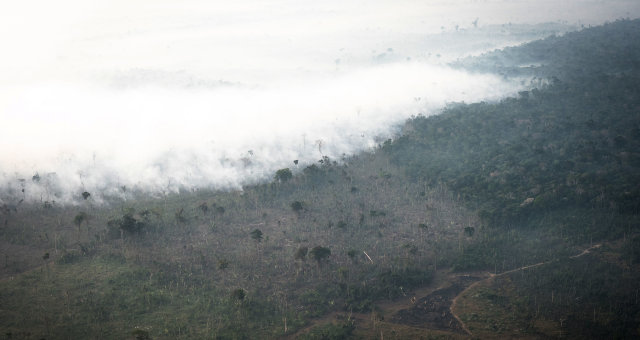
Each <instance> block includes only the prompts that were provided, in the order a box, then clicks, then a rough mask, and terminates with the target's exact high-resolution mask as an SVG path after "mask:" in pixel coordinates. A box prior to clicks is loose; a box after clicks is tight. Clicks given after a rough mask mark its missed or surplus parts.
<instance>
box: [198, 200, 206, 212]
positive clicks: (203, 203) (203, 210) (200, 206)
mask: <svg viewBox="0 0 640 340" xmlns="http://www.w3.org/2000/svg"><path fill="white" fill-rule="evenodd" d="M198 209H200V211H202V214H203V215H206V214H207V212H208V211H209V206H208V205H207V202H202V204H200V205H199V206H198Z"/></svg>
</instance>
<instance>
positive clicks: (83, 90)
mask: <svg viewBox="0 0 640 340" xmlns="http://www.w3.org/2000/svg"><path fill="white" fill-rule="evenodd" d="M2 7H3V8H2V11H0V22H2V25H3V27H2V30H0V39H2V41H3V45H4V47H3V50H4V51H5V52H3V54H2V56H0V147H1V148H0V192H2V194H0V197H2V198H0V199H3V200H4V201H11V200H17V199H25V200H27V201H38V200H43V201H44V200H46V201H52V200H56V201H58V202H73V201H74V200H76V199H78V197H80V193H82V192H83V191H88V192H90V193H91V194H92V197H93V198H94V199H96V200H98V201H100V200H101V198H102V197H108V196H118V195H122V194H123V187H126V188H132V189H133V188H135V189H139V190H144V191H147V192H150V193H164V192H168V191H175V190H178V189H196V188H218V189H231V188H240V187H241V186H242V185H243V184H248V183H254V182H256V181H260V180H267V179H270V178H272V176H273V173H274V171H275V170H277V169H279V168H282V167H293V162H292V161H293V160H296V159H297V160H299V161H300V164H301V166H304V165H306V164H309V163H312V162H315V161H317V160H318V159H320V158H321V157H322V156H325V155H326V156H329V157H330V158H333V159H339V158H340V157H342V155H345V154H346V155H349V154H353V153H357V152H359V151H362V150H366V149H368V148H371V147H373V146H375V145H376V143H377V142H376V138H388V137H389V136H392V135H393V133H394V132H396V129H397V126H398V125H399V124H400V123H402V121H403V120H405V119H406V118H408V117H410V116H411V115H415V114H424V115H429V114H434V113H437V112H438V111H439V110H440V109H441V108H442V107H443V106H444V105H445V104H446V103H447V102H457V101H466V102H473V101H479V100H496V99H499V98H502V97H504V96H506V95H509V94H512V93H514V92H516V91H517V90H518V88H519V86H520V83H519V82H517V81H515V80H510V81H508V80H505V79H500V78H498V77H497V76H494V75H477V74H475V75H472V74H468V73H465V72H463V71H459V70H453V69H451V68H449V67H447V66H446V63H447V62H449V61H452V60H455V59H456V58H458V57H463V56H467V55H473V54H478V53H482V52H484V51H487V50H492V49H495V48H500V47H504V46H508V45H514V44H519V43H522V42H525V41H529V40H532V39H536V38H541V37H544V36H546V35H549V34H554V33H563V32H564V31H567V30H570V29H576V28H578V27H581V26H582V25H590V24H600V23H602V22H604V21H606V20H615V19H618V18H621V17H634V16H637V15H638V14H639V13H640V5H638V4H637V3H636V2H635V1H623V0H620V1H608V2H606V3H605V2H598V1H587V0H583V1H580V0H576V1H566V2H556V1H527V2H522V1H462V0H459V1H409V0H402V1H393V2H391V1H367V2H365V1H322V2H317V1H291V0H281V1H256V0H245V1H236V2H228V1H224V2H223V1H202V0H188V1H168V0H164V1H162V0H160V1H157V0H156V1H120V0H112V1H92V2H87V1H77V0H62V1H57V2H55V3H51V2H47V1H40V0H27V1H22V2H15V3H12V4H5V5H2ZM549 22H551V23H549ZM507 23H510V24H509V25H507ZM545 23H546V24H545ZM36 174H37V176H36Z"/></svg>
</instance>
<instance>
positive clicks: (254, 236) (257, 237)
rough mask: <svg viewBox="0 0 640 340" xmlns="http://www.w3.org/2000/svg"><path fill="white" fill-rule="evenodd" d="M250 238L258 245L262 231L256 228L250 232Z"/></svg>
mask: <svg viewBox="0 0 640 340" xmlns="http://www.w3.org/2000/svg"><path fill="white" fill-rule="evenodd" d="M251 238H252V239H253V240H254V241H256V242H258V243H259V242H261V241H262V230H260V229H257V228H256V229H255V230H254V231H252V232H251Z"/></svg>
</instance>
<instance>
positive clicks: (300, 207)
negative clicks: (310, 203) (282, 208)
mask: <svg viewBox="0 0 640 340" xmlns="http://www.w3.org/2000/svg"><path fill="white" fill-rule="evenodd" d="M303 209H304V205H303V203H302V202H300V201H294V202H292V203H291V210H293V211H294V212H295V213H296V214H298V215H300V212H301V211H302V210H303Z"/></svg>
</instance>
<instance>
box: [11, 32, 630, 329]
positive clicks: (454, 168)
mask: <svg viewBox="0 0 640 340" xmlns="http://www.w3.org/2000/svg"><path fill="white" fill-rule="evenodd" d="M453 66H454V67H457V68H461V69H465V70H468V71H470V72H492V73H496V74H499V75H501V76H503V77H505V78H509V79H522V83H523V85H525V87H526V88H527V89H526V90H523V91H520V92H519V93H518V94H517V95H516V96H514V97H510V98H506V99H503V100H500V101H497V102H481V103H450V104H448V105H447V107H446V108H444V109H443V110H442V112H440V113H439V114H437V115H432V116H427V117H425V116H421V115H417V116H415V117H413V118H411V119H409V120H408V121H406V122H405V123H404V125H403V126H402V128H401V132H399V133H398V135H397V136H395V137H394V138H391V139H389V140H387V141H384V142H382V143H380V145H378V147H376V148H375V149H374V150H370V151H368V152H365V153H362V154H358V155H344V156H343V157H342V158H340V159H332V158H329V157H327V156H325V157H323V158H322V159H320V160H318V161H317V162H316V163H315V164H312V165H310V166H306V167H303V166H300V167H298V163H297V161H296V162H295V163H294V160H291V163H290V164H283V165H282V168H281V169H280V170H278V171H277V172H275V173H274V174H273V178H272V180H271V181H269V182H268V183H261V184H257V185H251V186H246V187H244V188H243V189H242V190H241V191H211V190H203V189H201V190H197V191H186V190H185V191H183V192H180V193H172V194H167V195H164V196H163V197H150V196H148V195H145V194H144V193H139V194H136V197H135V199H134V200H116V199H113V200H112V201H110V202H109V203H108V205H99V204H97V203H96V202H94V200H93V198H92V195H91V193H88V192H85V193H81V192H80V193H78V194H77V195H78V203H77V204H76V205H60V204H57V203H55V202H49V201H47V202H40V203H22V204H18V205H15V206H9V205H5V206H3V207H2V210H1V215H0V218H1V220H0V222H1V223H0V249H1V250H2V259H1V260H2V263H1V265H0V338H3V339H373V338H382V339H407V338H412V339H458V338H459V339H467V338H481V339H486V338H494V339H502V338H523V339H529V338H530V339H546V338H569V339H588V338H592V339H602V338H616V339H633V338H638V337H640V304H639V301H638V298H639V297H638V294H639V292H640V233H639V227H640V21H639V20H620V21H616V22H613V23H608V24H606V25H604V26H599V27H591V28H586V29H584V30H581V31H577V32H572V33H567V34H564V35H562V36H552V37H549V38H546V39H543V40H539V41H534V42H531V43H528V44H525V45H522V46H517V47H510V48H506V49H504V50H499V51H494V52H491V53H487V54H484V55H482V56H479V57H473V58H467V59H463V60H458V61H457V62H455V63H454V64H453ZM28 180H30V181H39V180H41V179H40V176H39V175H38V174H34V176H33V177H32V178H30V179H28Z"/></svg>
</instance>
